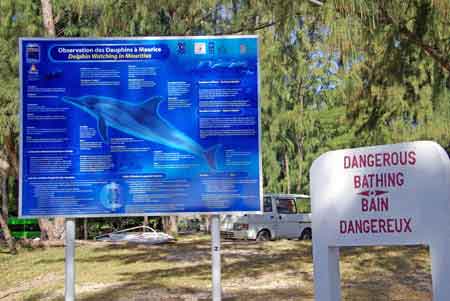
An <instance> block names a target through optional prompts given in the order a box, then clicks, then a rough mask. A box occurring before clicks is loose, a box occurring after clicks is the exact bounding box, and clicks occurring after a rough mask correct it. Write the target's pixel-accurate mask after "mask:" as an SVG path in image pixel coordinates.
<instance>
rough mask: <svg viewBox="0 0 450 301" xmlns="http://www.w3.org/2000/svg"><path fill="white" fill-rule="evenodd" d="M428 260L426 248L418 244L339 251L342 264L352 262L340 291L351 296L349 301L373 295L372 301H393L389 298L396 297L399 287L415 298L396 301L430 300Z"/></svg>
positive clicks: (409, 297) (342, 249) (354, 248)
mask: <svg viewBox="0 0 450 301" xmlns="http://www.w3.org/2000/svg"><path fill="white" fill-rule="evenodd" d="M364 254H365V255H366V256H362V255H364ZM367 255H368V256H367ZM427 257H428V258H427ZM429 258H430V257H429V250H428V247H427V246H420V245H416V246H393V247H392V246H390V247H352V248H341V260H340V262H341V264H342V263H343V262H346V263H352V266H351V268H352V271H354V273H353V275H351V277H350V278H349V277H343V278H342V282H341V283H342V284H343V286H342V287H343V290H347V293H349V292H351V294H352V295H353V297H351V298H350V299H348V298H347V299H348V300H362V299H367V298H368V296H372V297H373V296H375V297H374V299H373V300H393V299H392V295H396V294H398V293H397V292H395V291H396V290H398V288H399V287H401V288H402V289H404V290H406V291H409V292H411V293H413V294H414V295H418V297H417V298H415V297H412V296H405V298H404V299H401V298H400V299H395V300H421V301H422V300H426V299H429V300H431V273H430V272H431V269H430V260H429ZM373 267H376V269H375V270H374V269H373ZM355 275H358V277H355ZM424 296H427V297H425V299H424ZM428 297H429V298H428ZM375 298H376V299H375ZM371 300H372V299H371Z"/></svg>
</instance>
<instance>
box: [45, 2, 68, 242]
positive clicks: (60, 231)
mask: <svg viewBox="0 0 450 301" xmlns="http://www.w3.org/2000/svg"><path fill="white" fill-rule="evenodd" d="M41 9H42V20H43V22H44V31H45V34H46V35H47V36H50V37H54V36H55V21H54V19H53V8H52V2H51V0H41ZM39 226H40V227H41V231H42V232H45V233H42V235H41V237H45V236H47V238H48V239H49V240H55V239H64V237H65V225H64V218H61V217H58V218H55V219H54V220H53V222H52V221H50V220H48V219H39Z"/></svg>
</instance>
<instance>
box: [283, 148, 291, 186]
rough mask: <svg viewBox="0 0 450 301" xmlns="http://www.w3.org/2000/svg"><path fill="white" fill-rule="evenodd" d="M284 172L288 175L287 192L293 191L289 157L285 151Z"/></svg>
mask: <svg viewBox="0 0 450 301" xmlns="http://www.w3.org/2000/svg"><path fill="white" fill-rule="evenodd" d="M284 173H285V177H286V189H287V193H291V178H290V176H289V157H288V153H287V152H285V153H284Z"/></svg>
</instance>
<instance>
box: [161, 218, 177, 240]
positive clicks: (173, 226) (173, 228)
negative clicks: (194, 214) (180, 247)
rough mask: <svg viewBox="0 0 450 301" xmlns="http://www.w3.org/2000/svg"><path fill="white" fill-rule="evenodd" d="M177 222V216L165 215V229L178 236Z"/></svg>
mask: <svg viewBox="0 0 450 301" xmlns="http://www.w3.org/2000/svg"><path fill="white" fill-rule="evenodd" d="M177 222H178V218H177V217H176V216H163V231H164V232H166V233H168V234H170V235H172V236H173V237H176V236H177V235H178V226H177Z"/></svg>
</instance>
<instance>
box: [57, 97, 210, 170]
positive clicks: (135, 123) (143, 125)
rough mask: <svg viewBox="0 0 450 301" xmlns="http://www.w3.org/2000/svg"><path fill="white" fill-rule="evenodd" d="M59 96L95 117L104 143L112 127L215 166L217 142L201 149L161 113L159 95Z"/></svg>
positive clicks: (160, 98) (161, 99) (106, 141)
mask: <svg viewBox="0 0 450 301" xmlns="http://www.w3.org/2000/svg"><path fill="white" fill-rule="evenodd" d="M62 100H63V101H64V102H66V103H69V104H71V105H73V106H75V107H77V108H80V109H81V110H83V111H85V112H87V113H88V114H89V115H91V116H92V117H94V118H95V119H97V127H98V132H99V133H100V136H101V137H102V140H103V141H104V142H105V143H108V127H112V128H115V129H117V130H119V131H121V132H124V133H126V134H129V135H131V136H134V137H137V138H140V139H144V140H147V141H151V142H155V143H158V144H162V145H166V146H169V147H171V148H174V149H178V150H182V151H185V152H188V153H190V154H193V155H194V156H196V157H198V158H202V159H204V160H205V161H206V162H207V163H208V165H209V166H210V167H211V168H212V169H216V162H215V153H216V150H217V148H218V145H215V146H213V147H211V148H209V149H206V150H205V149H204V148H203V147H202V146H201V145H199V144H198V143H197V142H195V141H194V140H193V139H192V138H190V137H189V136H187V135H185V134H184V133H183V132H181V131H179V130H178V129H176V128H175V127H174V126H173V125H171V124H170V123H169V122H168V121H166V120H165V119H164V118H163V117H161V115H160V114H159V105H160V104H161V102H162V101H163V98H162V97H159V96H156V97H152V98H150V99H149V100H146V101H144V102H143V103H139V104H131V103H129V102H126V101H121V100H118V99H114V98H110V97H104V96H94V95H86V96H81V97H69V96H64V97H63V98H62Z"/></svg>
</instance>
